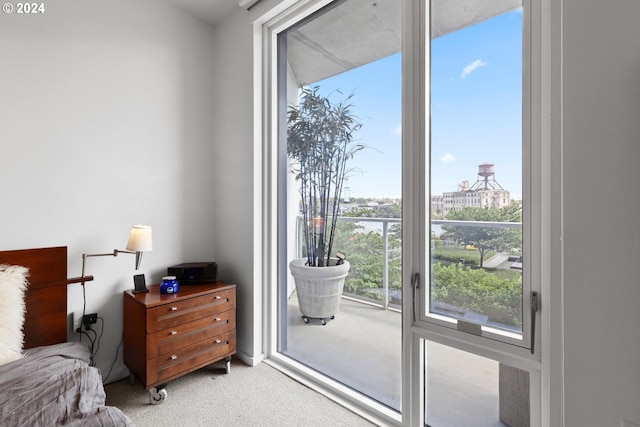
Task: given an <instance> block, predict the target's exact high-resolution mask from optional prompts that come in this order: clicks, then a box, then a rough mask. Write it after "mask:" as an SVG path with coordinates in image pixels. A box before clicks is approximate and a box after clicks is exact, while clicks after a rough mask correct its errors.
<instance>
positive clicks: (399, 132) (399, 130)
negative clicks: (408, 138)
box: [393, 125, 402, 135]
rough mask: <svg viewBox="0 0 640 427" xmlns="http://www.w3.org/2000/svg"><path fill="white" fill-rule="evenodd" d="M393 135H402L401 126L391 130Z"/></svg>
mask: <svg viewBox="0 0 640 427" xmlns="http://www.w3.org/2000/svg"><path fill="white" fill-rule="evenodd" d="M393 133H395V134H396V135H402V125H398V127H397V128H395V129H394V130H393Z"/></svg>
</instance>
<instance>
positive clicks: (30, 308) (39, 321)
mask: <svg viewBox="0 0 640 427" xmlns="http://www.w3.org/2000/svg"><path fill="white" fill-rule="evenodd" d="M0 264H9V265H21V266H23V267H27V268H28V269H29V278H28V279H29V287H28V288H27V292H26V296H25V303H26V309H27V312H26V315H25V321H24V328H23V331H24V348H25V349H27V348H32V347H37V346H41V345H50V344H57V343H61V342H66V341H67V285H68V284H69V283H77V282H83V281H89V280H92V277H90V276H88V277H86V278H74V279H67V247H66V246H58V247H52V248H39V249H21V250H16V251H0Z"/></svg>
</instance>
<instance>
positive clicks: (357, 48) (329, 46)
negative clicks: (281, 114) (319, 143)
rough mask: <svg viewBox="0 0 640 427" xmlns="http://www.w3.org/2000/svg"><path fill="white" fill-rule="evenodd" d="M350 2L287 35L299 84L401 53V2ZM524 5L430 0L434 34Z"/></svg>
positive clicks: (509, 0)
mask: <svg viewBox="0 0 640 427" xmlns="http://www.w3.org/2000/svg"><path fill="white" fill-rule="evenodd" d="M402 1H412V0H348V1H346V2H344V3H342V4H339V5H338V6H336V7H333V8H331V9H329V10H328V11H326V12H324V13H323V14H322V15H321V16H319V17H317V18H315V19H313V20H311V21H308V22H306V23H305V24H303V25H301V26H299V27H297V28H294V29H292V30H290V31H288V33H287V59H288V62H289V67H290V68H291V70H292V72H293V75H294V77H295V79H296V80H297V82H298V83H299V84H312V83H315V82H317V81H320V80H323V79H325V78H328V77H331V76H334V75H336V74H340V73H343V72H345V71H347V70H350V69H353V68H356V67H359V66H361V65H365V64H368V63H370V62H373V61H376V60H378V59H382V58H385V57H387V56H389V55H392V54H394V53H397V52H400V49H401V43H402V34H401V32H402V30H401V28H402V26H401V16H400V15H401V9H402V7H401V4H400V3H401V2H402ZM521 5H522V0H432V1H431V16H432V23H431V26H432V28H431V34H432V38H437V37H441V36H443V35H446V34H449V33H452V32H454V31H457V30H460V29H462V28H465V27H468V26H471V25H473V24H475V23H478V22H481V21H484V20H487V19H489V18H492V17H494V16H498V15H500V14H502V13H505V12H508V11H511V10H514V9H517V8H519V7H520V6H521Z"/></svg>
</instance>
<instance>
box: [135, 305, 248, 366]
mask: <svg viewBox="0 0 640 427" xmlns="http://www.w3.org/2000/svg"><path fill="white" fill-rule="evenodd" d="M235 328H236V312H235V310H228V311H225V312H223V313H219V314H216V315H215V316H212V317H205V318H202V319H199V320H194V321H193V322H189V323H182V324H180V325H177V326H175V327H173V328H169V329H164V330H162V331H159V332H155V333H153V334H151V335H149V336H148V337H147V357H148V358H150V359H151V358H154V357H158V356H159V355H162V354H166V353H170V352H173V351H176V350H177V349H179V348H182V347H186V346H188V345H190V344H193V343H196V342H198V341H204V340H207V339H209V338H213V337H215V336H217V335H220V334H222V333H223V332H227V331H231V330H233V329H235Z"/></svg>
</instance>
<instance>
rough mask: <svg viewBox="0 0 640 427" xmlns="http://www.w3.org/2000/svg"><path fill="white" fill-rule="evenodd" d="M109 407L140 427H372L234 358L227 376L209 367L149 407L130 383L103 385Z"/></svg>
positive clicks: (170, 387)
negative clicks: (114, 407)
mask: <svg viewBox="0 0 640 427" xmlns="http://www.w3.org/2000/svg"><path fill="white" fill-rule="evenodd" d="M105 390H106V393H107V405H111V406H116V407H118V408H120V409H121V410H122V411H123V412H124V413H125V414H127V415H128V416H129V418H131V420H132V421H133V422H134V423H135V424H136V426H138V427H145V426H150V427H163V426H171V427H173V426H270V427H271V426H295V427H298V426H305V427H313V426H318V427H325V426H336V427H337V426H345V427H348V426H371V425H373V424H371V423H369V422H368V421H367V420H365V419H363V418H361V417H360V416H358V415H356V414H354V413H353V412H351V411H349V410H347V409H345V408H343V407H342V406H340V405H338V404H336V403H335V402H333V401H331V400H330V399H328V398H326V397H325V396H323V395H321V394H319V393H317V392H315V391H313V390H311V389H310V388H308V387H306V386H304V385H302V384H300V383H299V382H297V381H295V380H293V379H291V378H289V377H288V376H286V375H284V374H283V373H281V372H280V371H278V370H277V369H275V368H273V367H271V366H269V365H267V364H266V363H260V364H259V365H257V366H255V367H249V366H247V365H245V364H244V363H242V362H240V361H239V360H237V359H233V361H232V364H231V373H230V374H229V375H227V374H225V370H224V365H222V364H213V365H210V366H208V367H205V368H202V369H200V370H198V371H195V372H192V373H191V374H188V375H185V376H183V377H181V378H178V379H176V380H174V381H171V382H169V383H168V384H167V386H166V390H167V398H166V400H165V401H164V402H162V403H161V404H159V405H152V404H151V403H149V392H148V391H147V390H145V389H144V387H142V386H141V385H140V383H138V382H136V383H135V384H133V385H131V384H130V383H129V380H128V379H124V380H122V381H118V382H115V383H112V384H109V385H107V386H105Z"/></svg>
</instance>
